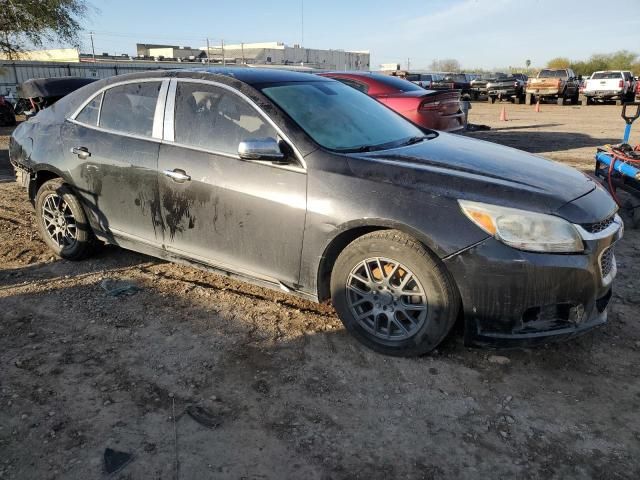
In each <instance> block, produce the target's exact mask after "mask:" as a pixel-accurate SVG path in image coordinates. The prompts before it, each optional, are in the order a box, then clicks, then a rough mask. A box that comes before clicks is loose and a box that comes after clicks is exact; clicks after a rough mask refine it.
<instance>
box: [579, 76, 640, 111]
mask: <svg viewBox="0 0 640 480" xmlns="http://www.w3.org/2000/svg"><path fill="white" fill-rule="evenodd" d="M582 95H583V98H582V104H583V105H591V104H593V103H596V102H605V101H612V100H613V101H615V102H616V104H617V105H622V102H624V101H628V102H633V100H634V99H635V95H636V80H635V78H634V77H633V74H632V73H631V72H629V71H622V70H606V71H600V72H595V73H593V74H592V75H591V77H590V78H588V79H587V80H586V82H585V85H584V88H583V90H582Z"/></svg>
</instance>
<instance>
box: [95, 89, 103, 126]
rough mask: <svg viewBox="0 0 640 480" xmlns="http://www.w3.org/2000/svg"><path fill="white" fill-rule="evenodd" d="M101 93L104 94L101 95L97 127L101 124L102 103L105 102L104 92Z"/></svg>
mask: <svg viewBox="0 0 640 480" xmlns="http://www.w3.org/2000/svg"><path fill="white" fill-rule="evenodd" d="M100 95H102V96H101V97H100V106H99V107H98V119H97V120H96V127H97V126H98V125H100V115H101V114H102V104H103V103H104V92H101V93H100ZM93 98H95V97H93Z"/></svg>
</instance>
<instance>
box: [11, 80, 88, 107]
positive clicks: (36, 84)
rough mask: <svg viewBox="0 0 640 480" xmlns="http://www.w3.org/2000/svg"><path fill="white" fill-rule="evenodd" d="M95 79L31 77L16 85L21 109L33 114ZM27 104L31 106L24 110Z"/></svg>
mask: <svg viewBox="0 0 640 480" xmlns="http://www.w3.org/2000/svg"><path fill="white" fill-rule="evenodd" d="M96 80H97V79H96V78H82V77H52V78H32V79H30V80H27V81H25V82H22V83H21V84H20V85H19V86H18V94H19V96H20V99H21V100H22V106H21V110H24V113H25V114H27V115H35V114H36V113H38V112H39V111H40V110H42V109H44V108H47V107H49V106H51V105H53V104H54V103H56V102H57V101H58V100H60V99H61V98H62V97H64V96H65V95H68V94H70V93H71V92H74V91H76V90H77V89H79V88H81V87H84V86H85V85H88V84H89V83H92V82H95V81H96ZM28 106H30V107H31V108H29V109H28V110H25V109H26V108H28Z"/></svg>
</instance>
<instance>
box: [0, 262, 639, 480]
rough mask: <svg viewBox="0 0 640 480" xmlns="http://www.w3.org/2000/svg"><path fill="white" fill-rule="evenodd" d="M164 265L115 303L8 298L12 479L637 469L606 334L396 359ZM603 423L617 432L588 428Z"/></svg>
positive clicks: (94, 280)
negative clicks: (113, 452) (108, 457)
mask: <svg viewBox="0 0 640 480" xmlns="http://www.w3.org/2000/svg"><path fill="white" fill-rule="evenodd" d="M142 258H144V257H142ZM168 268H170V265H168V264H154V265H151V266H149V267H145V268H143V269H138V268H134V269H130V271H127V272H120V271H116V272H113V271H111V272H105V273H104V274H103V275H101V276H104V277H107V278H110V279H119V278H120V277H121V276H126V278H133V279H134V280H135V281H136V282H137V284H138V285H139V286H140V288H141V289H140V290H139V291H138V292H137V293H135V294H133V295H122V296H119V297H111V296H108V295H107V294H106V293H105V292H104V291H103V290H102V288H101V286H100V277H101V276H98V274H96V275H94V276H93V277H91V276H85V277H79V278H78V277H75V278H65V276H61V277H58V278H56V279H51V280H52V281H53V280H55V281H56V282H57V283H55V284H50V285H49V286H48V287H47V288H46V289H45V288H42V289H37V288H36V289H35V290H34V287H33V285H31V286H30V285H24V286H16V288H15V291H14V292H13V293H12V295H11V296H0V310H1V311H2V312H3V319H2V324H1V326H2V334H1V335H0V361H1V362H2V365H4V366H5V367H3V368H2V369H1V370H0V384H1V385H2V391H0V402H2V404H3V405H6V406H7V407H6V408H4V407H3V409H0V424H1V425H5V426H6V428H4V429H3V430H2V431H0V445H1V446H2V449H3V451H4V455H3V457H4V462H5V463H4V464H3V468H5V469H6V473H9V474H10V475H9V476H11V474H13V476H15V477H16V478H42V477H44V476H47V475H53V476H56V474H54V473H53V472H57V475H62V476H64V477H65V478H72V479H74V478H87V476H89V477H98V476H100V475H101V470H102V455H103V452H104V450H105V449H106V448H115V449H117V450H120V451H125V452H129V453H133V454H134V456H135V460H134V461H133V462H132V463H131V464H129V465H127V466H126V467H125V469H124V470H123V471H122V474H125V475H129V476H131V478H144V477H146V476H148V472H150V471H152V472H154V476H156V477H158V478H165V477H166V478H168V477H172V476H173V475H174V472H175V471H176V468H177V469H178V471H179V473H180V474H181V475H180V477H181V478H209V477H211V476H213V477H216V476H218V477H221V478H239V477H245V478H317V479H321V478H340V479H346V478H353V475H352V474H353V473H354V472H358V475H359V476H360V477H361V478H368V479H369V478H370V479H378V478H380V479H382V478H400V477H402V478H425V477H424V474H425V472H431V473H430V474H429V475H428V476H427V477H426V478H454V477H460V476H461V474H462V472H463V471H464V469H470V470H469V471H470V472H475V473H474V474H472V475H471V476H472V477H474V476H476V475H477V476H479V477H497V476H508V477H518V476H522V475H525V476H527V475H534V476H536V474H537V475H540V476H554V475H557V476H560V477H562V476H569V477H579V476H581V475H585V476H593V477H603V476H607V475H613V476H615V475H621V476H624V473H625V472H628V471H630V470H629V469H630V468H631V469H632V468H634V466H637V464H636V463H634V462H636V460H633V459H637V458H638V456H637V455H636V454H637V453H638V451H637V444H634V442H633V441H632V432H630V431H627V430H625V428H624V426H625V425H627V424H629V423H631V422H632V421H633V420H632V419H633V418H634V415H635V413H634V411H633V409H631V408H630V405H628V402H629V396H630V395H631V396H632V395H633V392H632V391H629V392H627V391H626V390H625V389H628V388H631V390H637V388H636V387H629V386H628V385H626V384H624V382H620V381H619V380H620V378H619V373H620V372H619V371H618V370H619V369H621V368H622V365H617V364H616V366H615V371H613V372H612V371H610V369H611V368H612V365H611V364H609V365H603V364H602V363H601V362H599V355H598V351H599V349H601V348H602V345H604V344H606V343H608V341H609V338H608V337H607V336H605V337H603V336H602V332H599V333H598V336H588V337H585V338H583V339H580V340H576V341H574V342H571V343H570V344H566V345H563V346H562V347H557V346H554V347H549V348H545V349H536V350H534V351H518V352H510V353H509V354H508V357H509V358H507V362H506V363H505V362H504V361H503V360H501V362H499V363H496V362H493V361H490V360H489V359H490V358H492V357H491V355H493V352H487V351H483V350H472V349H466V348H464V347H463V346H462V344H461V341H460V340H459V338H458V339H455V340H453V341H450V342H447V343H446V344H445V345H443V346H442V348H440V349H439V351H438V352H437V353H435V354H433V355H430V356H425V357H420V358H412V359H405V358H392V357H385V356H382V355H379V354H376V353H374V352H372V351H370V350H368V349H366V348H365V347H363V346H361V345H360V344H358V343H357V342H356V341H355V340H354V339H352V338H351V337H350V336H349V335H347V334H346V333H345V331H344V329H342V328H341V327H340V326H339V322H338V321H337V319H336V318H335V316H334V315H327V314H325V312H323V311H322V310H321V309H320V310H318V309H315V308H312V307H311V306H310V305H312V304H310V303H309V302H304V301H302V303H301V304H300V305H301V306H304V305H309V308H308V309H307V310H306V311H305V309H303V308H296V307H295V306H289V305H283V304H281V303H279V302H278V301H275V302H274V301H273V299H270V298H269V296H270V295H269V291H267V290H264V289H258V291H259V292H261V294H260V295H258V296H256V295H246V294H245V288H244V287H240V285H243V284H240V283H239V282H234V281H231V283H232V285H235V288H231V289H225V288H219V284H218V282H219V281H220V277H218V276H215V275H209V274H203V275H204V277H202V276H200V277H199V278H200V279H201V280H200V284H196V283H195V282H193V281H191V280H189V277H190V273H189V272H185V274H184V275H183V276H182V277H183V278H185V279H186V280H179V279H176V278H173V277H172V276H171V275H167V271H166V270H167V269H168ZM208 285H211V287H208ZM248 291H249V293H255V292H254V290H252V289H251V288H249V289H248ZM0 294H1V292H0ZM277 298H279V295H278V296H277ZM617 348H618V350H619V349H620V348H621V347H620V346H618V347H617ZM607 355H614V356H615V357H616V358H617V357H618V355H617V354H615V352H611V351H610V349H609V348H608V347H607ZM509 359H510V360H509ZM625 374H626V372H625ZM605 377H606V378H608V380H606V379H605ZM596 378H598V379H600V381H598V382H596V381H595V379H596ZM560 391H562V393H561V392H560ZM624 392H626V393H624ZM619 394H622V395H619ZM609 397H615V398H616V401H615V402H614V401H608V400H612V399H610V398H609ZM614 413H615V416H613V415H614ZM558 418H561V419H562V420H561V421H558ZM612 419H613V420H612ZM600 420H602V421H606V422H607V424H608V425H611V428H610V429H601V428H593V429H592V428H589V427H586V426H584V424H583V422H591V421H596V422H599V421H600ZM596 425H599V423H596ZM584 442H590V443H593V444H597V445H598V455H593V454H592V452H591V450H589V451H586V452H585V451H583V448H582V445H583V443H584ZM34 452H37V453H35V454H34ZM461 457H463V458H465V459H466V460H465V466H464V468H463V467H461V465H460V461H459V460H460V458H461ZM283 458H286V459H287V461H286V462H283V461H282V459H283ZM487 458H491V459H492V460H491V461H490V462H487V461H486V459H487ZM176 459H177V464H176ZM514 459H518V462H517V463H516V462H514ZM89 472H90V473H89ZM462 476H464V475H462Z"/></svg>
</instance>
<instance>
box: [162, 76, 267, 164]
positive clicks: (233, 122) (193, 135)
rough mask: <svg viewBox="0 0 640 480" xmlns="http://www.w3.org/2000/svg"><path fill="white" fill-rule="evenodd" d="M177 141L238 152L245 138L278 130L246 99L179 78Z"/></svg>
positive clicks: (176, 116)
mask: <svg viewBox="0 0 640 480" xmlns="http://www.w3.org/2000/svg"><path fill="white" fill-rule="evenodd" d="M174 132H175V133H174V134H175V142H176V143H181V144H183V145H188V146H192V147H198V148H202V149H205V150H211V151H214V152H221V153H226V154H229V155H234V156H236V155H238V145H239V144H240V142H242V141H244V140H250V139H260V138H267V137H271V138H276V137H277V132H276V130H275V129H274V128H273V127H272V126H271V125H270V124H268V123H267V122H266V121H265V120H264V118H263V117H262V116H261V115H260V114H259V113H258V112H257V111H256V110H255V109H254V108H253V107H252V106H251V105H249V104H248V103H247V102H246V101H245V100H243V99H242V98H240V97H239V96H238V95H236V94H234V93H233V92H230V91H228V90H226V89H223V88H220V87H216V86H213V85H204V84H197V83H187V82H178V86H177V89H176V109H175V125H174Z"/></svg>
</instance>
